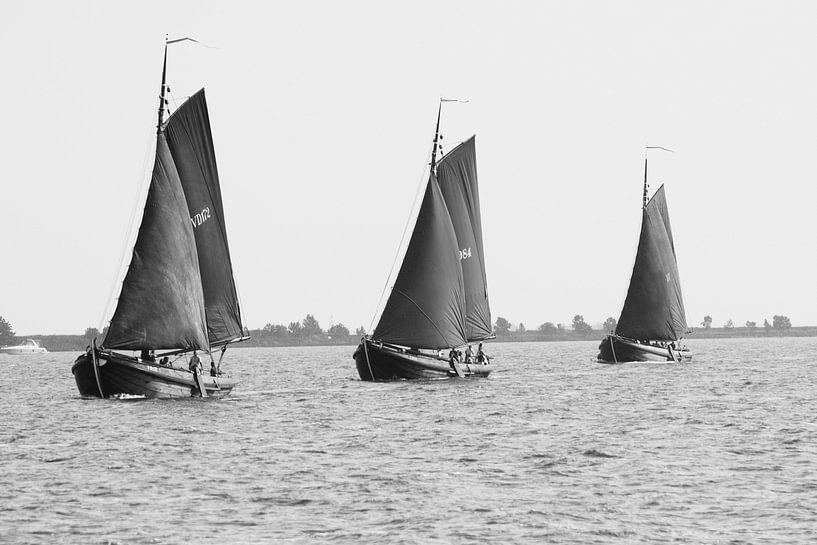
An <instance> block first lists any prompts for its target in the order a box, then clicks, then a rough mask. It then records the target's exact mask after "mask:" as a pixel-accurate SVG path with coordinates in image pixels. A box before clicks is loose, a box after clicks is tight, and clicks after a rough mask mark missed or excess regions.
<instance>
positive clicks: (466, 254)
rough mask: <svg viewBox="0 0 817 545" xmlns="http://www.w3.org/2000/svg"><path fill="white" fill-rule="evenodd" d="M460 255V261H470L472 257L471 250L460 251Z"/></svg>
mask: <svg viewBox="0 0 817 545" xmlns="http://www.w3.org/2000/svg"><path fill="white" fill-rule="evenodd" d="M459 253H460V260H464V259H468V258H469V257H471V248H463V249H462V250H459Z"/></svg>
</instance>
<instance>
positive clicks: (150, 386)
mask: <svg viewBox="0 0 817 545" xmlns="http://www.w3.org/2000/svg"><path fill="white" fill-rule="evenodd" d="M97 361H98V362H99V367H98V368H97V369H98V372H99V381H100V384H101V386H102V393H103V394H104V397H111V396H117V395H122V394H127V395H134V396H145V397H150V398H184V397H199V396H201V392H200V391H199V387H198V386H197V385H196V380H195V378H194V376H193V373H191V372H190V371H188V370H187V369H181V368H178V367H165V366H162V365H159V364H157V363H147V362H144V361H142V360H139V359H136V358H131V357H128V356H125V355H122V354H116V353H113V352H101V351H98V352H97ZM71 372H72V373H73V374H74V379H75V380H76V382H77V388H78V389H79V393H80V394H81V395H82V396H88V397H103V396H101V395H100V392H99V386H98V385H97V379H96V376H95V373H94V362H93V358H92V357H91V355H90V354H89V353H86V354H82V355H81V356H79V357H78V358H77V359H76V360H75V361H74V365H73V366H72V367H71ZM201 378H202V380H203V384H204V388H205V390H206V392H207V396H208V397H224V396H226V395H229V394H230V392H231V391H232V389H233V387H234V386H235V384H236V383H235V381H234V380H232V379H230V378H228V377H226V376H220V377H211V376H208V375H204V376H202V377H201Z"/></svg>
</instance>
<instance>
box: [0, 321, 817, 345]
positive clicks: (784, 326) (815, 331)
mask: <svg viewBox="0 0 817 545" xmlns="http://www.w3.org/2000/svg"><path fill="white" fill-rule="evenodd" d="M706 318H709V317H708V316H707V317H706ZM775 318H776V319H775V320H774V323H775V325H774V326H773V325H771V324H769V323H768V321H767V322H765V323H764V325H763V326H760V327H758V326H755V325H752V326H746V327H734V326H729V325H725V326H724V327H711V325H703V327H696V328H694V329H693V330H692V332H691V333H689V334H687V335H684V339H685V340H693V341H694V340H695V339H739V338H747V337H817V326H798V327H792V326H791V324H790V322H789V321H788V318H786V317H777V316H776V317H775ZM777 318H784V319H783V320H778V319H777ZM609 320H612V319H608V322H605V324H604V326H607V327H602V328H598V327H597V328H592V327H591V326H590V325H588V324H587V323H585V322H584V319H583V318H582V317H581V316H579V315H577V316H576V318H574V320H573V324H572V328H571V329H568V328H567V327H565V326H564V324H558V325H554V324H552V323H550V322H546V323H544V324H542V325H541V326H539V328H538V329H530V330H527V329H525V326H524V324H519V325H518V326H517V327H515V328H514V327H512V326H511V324H510V323H509V322H508V321H507V320H505V319H504V318H501V317H498V318H497V323H496V326H495V333H496V338H495V339H491V340H489V341H487V342H489V343H502V342H570V341H597V342H601V340H602V339H604V337H605V335H607V333H608V332H609V331H610V330H611V329H612V327H615V321H614V320H613V321H612V323H611V322H609ZM6 323H8V322H6ZM709 323H711V319H710V321H709ZM704 324H707V320H705V321H704ZM610 326H612V327H610ZM9 329H10V327H9ZM245 332H247V333H249V335H250V339H249V340H246V341H243V342H241V343H238V344H236V345H234V346H235V347H236V348H242V347H279V346H280V347H284V346H344V345H345V346H354V345H356V344H358V343H359V342H360V338H361V337H362V336H363V335H364V334H365V330H364V328H363V327H362V326H361V327H359V328H357V330H356V331H355V332H354V333H352V332H350V331H349V329H348V328H347V327H346V326H344V325H343V324H335V325H332V326H330V327H329V328H328V329H327V330H324V329H322V328H321V327H320V324H319V323H318V321H317V320H316V319H315V318H314V316H312V315H311V314H307V316H306V318H304V319H303V320H301V321H300V322H292V323H290V324H289V326H284V325H273V324H267V325H265V326H264V327H262V328H260V329H249V330H246V331H245ZM94 337H98V338H101V334H100V332H99V330H97V329H96V328H88V329H86V331H85V334H84V335H14V333H13V332H11V335H5V336H4V338H3V339H2V342H0V346H3V345H15V344H20V343H22V342H25V340H26V339H34V340H37V341H39V342H40V344H41V345H42V346H43V347H45V348H46V349H47V350H48V351H49V352H81V351H83V350H85V347H86V346H87V345H88V344H90V343H91V340H92V339H93V338H94Z"/></svg>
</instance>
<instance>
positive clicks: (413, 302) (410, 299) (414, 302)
mask: <svg viewBox="0 0 817 545" xmlns="http://www.w3.org/2000/svg"><path fill="white" fill-rule="evenodd" d="M397 293H398V294H400V295H402V296H403V297H405V298H406V299H408V300H409V301H410V302H411V304H412V305H414V306H415V307H417V310H419V311H420V312H422V314H423V316H425V317H426V320H428V322H429V323H430V324H431V325H433V326H434V329H436V330H437V333H439V335H440V338H441V339H442V341H443V342H444V343H445V335H443V332H442V331H440V328H439V327H437V323H436V322H435V321H434V320H432V319H431V317H430V316H429V315H428V314H426V311H424V310H423V309H422V308H421V307H420V305H418V304H417V302H416V301H415V300H414V299H412V298H411V297H409V296H408V295H406V294H405V293H404V292H403V291H401V290H397ZM465 344H468V341H467V339H466V343H465ZM457 346H459V345H457ZM446 348H450V347H448V346H446Z"/></svg>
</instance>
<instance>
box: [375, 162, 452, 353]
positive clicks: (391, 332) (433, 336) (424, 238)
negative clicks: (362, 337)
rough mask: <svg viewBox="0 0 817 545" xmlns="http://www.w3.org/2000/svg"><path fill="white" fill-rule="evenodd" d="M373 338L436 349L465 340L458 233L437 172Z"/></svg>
mask: <svg viewBox="0 0 817 545" xmlns="http://www.w3.org/2000/svg"><path fill="white" fill-rule="evenodd" d="M372 338H373V339H374V340H378V341H383V342H387V343H394V344H398V345H402V346H411V347H416V348H435V349H439V348H451V347H454V346H461V345H463V344H465V342H466V336H465V298H464V286H463V277H462V268H461V267H460V260H459V256H458V255H457V236H456V234H455V233H454V228H453V226H452V224H451V216H450V215H449V213H448V208H447V207H446V205H445V201H444V199H443V195H442V192H441V190H440V186H439V184H438V183H437V180H436V178H435V176H434V174H431V175H430V177H429V180H428V184H427V186H426V191H425V194H424V196H423V202H422V204H421V206H420V211H419V213H418V215H417V223H416V225H415V227H414V232H413V233H412V236H411V240H410V241H409V244H408V247H407V249H406V255H405V257H404V258H403V264H402V266H401V268H400V272H399V273H398V275H397V279H396V281H395V283H394V286H393V288H392V292H391V295H390V296H389V299H388V301H387V302H386V306H385V307H384V309H383V313H382V315H381V316H380V321H379V322H378V324H377V327H376V328H375V330H374V333H373V335H372Z"/></svg>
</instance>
